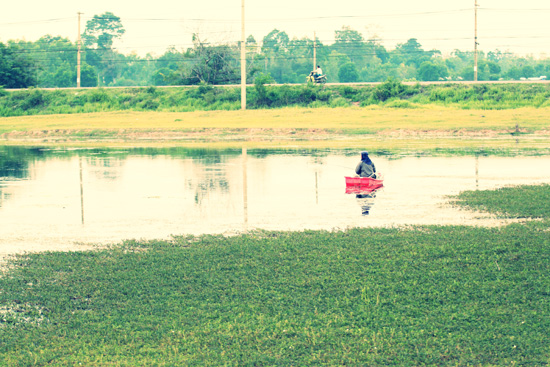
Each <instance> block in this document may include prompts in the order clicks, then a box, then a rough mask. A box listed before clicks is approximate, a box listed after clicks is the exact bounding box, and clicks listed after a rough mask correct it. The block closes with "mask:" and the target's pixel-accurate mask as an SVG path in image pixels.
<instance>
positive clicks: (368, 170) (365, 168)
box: [355, 152, 376, 178]
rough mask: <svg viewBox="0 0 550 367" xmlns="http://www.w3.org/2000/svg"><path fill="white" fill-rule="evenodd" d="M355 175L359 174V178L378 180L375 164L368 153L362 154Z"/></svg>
mask: <svg viewBox="0 0 550 367" xmlns="http://www.w3.org/2000/svg"><path fill="white" fill-rule="evenodd" d="M355 173H357V174H358V175H359V177H370V178H376V168H375V167H374V163H372V161H371V159H370V157H369V153H368V152H361V161H360V162H359V164H357V167H356V168H355Z"/></svg>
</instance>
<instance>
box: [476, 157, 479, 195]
mask: <svg viewBox="0 0 550 367" xmlns="http://www.w3.org/2000/svg"><path fill="white" fill-rule="evenodd" d="M476 190H479V155H478V154H476Z"/></svg>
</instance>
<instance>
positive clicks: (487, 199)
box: [457, 184, 550, 219]
mask: <svg viewBox="0 0 550 367" xmlns="http://www.w3.org/2000/svg"><path fill="white" fill-rule="evenodd" d="M457 199H458V200H459V201H460V202H462V203H463V205H467V206H468V207H470V208H473V209H478V210H484V211H490V212H493V213H499V214H501V215H503V216H507V217H510V216H512V217H515V218H546V219H548V218H550V205H547V204H548V203H550V185H548V184H546V185H539V186H515V187H503V188H500V189H497V190H495V191H465V192H462V193H460V195H458V197H457ZM545 203H546V204H545Z"/></svg>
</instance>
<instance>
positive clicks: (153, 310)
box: [0, 185, 550, 366]
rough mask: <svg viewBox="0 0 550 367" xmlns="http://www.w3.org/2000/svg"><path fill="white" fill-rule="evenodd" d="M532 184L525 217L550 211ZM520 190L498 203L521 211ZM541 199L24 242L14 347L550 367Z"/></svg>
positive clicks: (248, 361) (149, 359)
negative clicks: (464, 210) (303, 225)
mask: <svg viewBox="0 0 550 367" xmlns="http://www.w3.org/2000/svg"><path fill="white" fill-rule="evenodd" d="M530 190H531V187H523V188H520V189H518V190H516V191H510V192H507V193H506V195H508V196H509V198H510V199H512V198H514V199H515V200H516V201H517V202H520V203H521V202H523V203H524V204H523V206H518V207H517V209H516V210H520V211H521V210H526V211H527V213H526V214H525V216H532V215H533V216H534V214H533V213H535V214H536V213H538V211H537V210H534V209H533V210H532V209H529V208H530V207H531V206H532V207H535V206H536V205H530V204H529V205H528V204H527V202H528V201H530V200H531V199H533V198H537V199H538V198H544V197H546V196H544V195H548V192H549V191H550V187H549V186H548V185H545V186H541V187H537V188H536V189H534V190H533V191H536V192H538V193H537V194H534V195H535V196H534V197H533V196H530V195H531V194H530ZM477 193H478V194H479V195H480V196H481V197H486V198H489V197H492V196H502V193H501V192H500V191H498V190H496V191H488V192H477ZM475 195H476V193H475V192H474V193H472V196H470V197H468V198H459V199H458V200H459V202H460V203H463V204H469V203H471V202H472V200H473V199H474V198H475ZM509 202H510V200H508V201H504V200H500V201H497V202H496V204H495V205H492V206H491V207H490V210H491V211H497V212H504V211H507V210H508V206H509ZM546 202H547V201H546ZM546 202H541V201H536V202H535V204H537V205H538V206H545V205H546ZM542 213H543V214H542V216H543V217H544V218H545V219H544V220H543V221H536V222H533V223H524V224H512V225H508V226H504V227H500V228H499V227H497V228H477V227H463V226H422V227H412V228H406V229H404V228H380V229H372V228H371V229H349V230H346V231H304V232H253V233H249V234H244V235H239V236H233V237H224V236H221V235H205V236H199V237H193V236H181V237H174V238H173V240H171V241H126V242H124V243H123V244H120V245H117V246H113V247H111V248H107V249H102V250H98V251H92V252H73V253H63V252H52V253H41V254H28V255H25V256H19V257H17V258H15V259H13V260H12V262H11V268H10V270H9V271H7V272H6V273H5V274H4V275H3V276H2V278H0V337H1V338H0V339H1V340H2V343H0V360H1V361H3V364H4V365H6V366H26V365H28V366H30V365H45V364H50V365H78V364H79V363H81V364H82V365H98V366H107V365H120V366H134V365H191V366H193V365H196V366H205V365H231V366H243V365H249V366H252V365H269V366H272V365H284V366H290V365H297V366H320V365H355V366H357V365H395V366H403V365H406V366H417V365H437V366H456V365H483V366H491V365H537V366H539V365H545V364H548V363H549V362H550V349H549V347H548V342H547V333H548V330H549V328H550V319H548V317H547V313H548V301H549V297H550V292H549V290H550V279H549V277H548V276H547V274H548V273H549V272H550V240H549V239H548V237H549V236H548V212H546V211H544V210H543V211H542Z"/></svg>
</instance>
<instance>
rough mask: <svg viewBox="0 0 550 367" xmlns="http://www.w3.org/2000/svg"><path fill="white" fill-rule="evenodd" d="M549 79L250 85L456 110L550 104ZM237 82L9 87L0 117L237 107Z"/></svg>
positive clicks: (298, 101) (340, 99)
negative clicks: (219, 84)
mask: <svg viewBox="0 0 550 367" xmlns="http://www.w3.org/2000/svg"><path fill="white" fill-rule="evenodd" d="M549 98H550V83H515V84H512V83H510V84H508V83H502V84H483V83H479V84H477V83H476V84H443V85H442V84H435V85H420V84H415V85H404V84H402V83H400V82H399V81H396V80H388V81H387V82H385V83H382V84H375V85H362V86H316V85H283V86H269V85H263V84H258V85H255V86H254V87H248V88H247V108H249V109H266V108H268V109H272V108H282V107H308V108H319V107H331V108H334V107H349V106H352V105H357V106H362V107H366V106H374V105H376V106H381V107H389V108H409V109H414V108H419V107H422V106H425V105H434V106H440V107H441V106H442V107H451V108H455V109H481V110H492V109H515V108H521V107H535V108H541V107H550V102H549ZM240 107H241V102H240V89H239V88H238V87H213V86H208V85H201V86H198V87H175V88H155V87H148V88H119V89H101V88H91V89H69V90H60V89H58V90H41V89H29V90H21V91H10V92H8V91H5V90H2V89H0V116H1V117H9V116H23V115H37V114H75V113H94V112H113V111H161V112H193V111H216V110H226V111H227V110H238V109H240Z"/></svg>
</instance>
